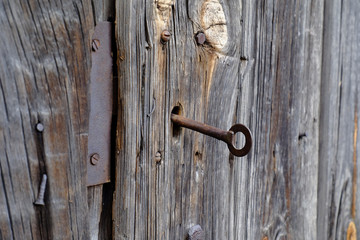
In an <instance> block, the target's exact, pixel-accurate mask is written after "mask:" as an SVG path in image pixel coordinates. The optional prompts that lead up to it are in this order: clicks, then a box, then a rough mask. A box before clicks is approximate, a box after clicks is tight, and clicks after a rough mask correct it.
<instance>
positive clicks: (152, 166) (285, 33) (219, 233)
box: [114, 0, 324, 239]
mask: <svg viewBox="0 0 360 240" xmlns="http://www.w3.org/2000/svg"><path fill="white" fill-rule="evenodd" d="M323 7H324V6H323V2H322V1H320V0H319V1H305V2H302V3H299V2H296V1H266V2H249V1H231V2H225V1H224V2H222V1H219V2H218V1H188V2H180V1H171V0H161V1H160V0H159V1H154V2H145V1H130V2H127V3H124V2H118V3H117V19H116V21H117V28H116V33H117V42H118V44H117V46H118V54H119V116H120V118H119V120H118V137H117V150H118V158H117V170H116V192H115V201H114V219H115V223H114V224H115V226H114V234H115V235H114V237H115V238H119V239H145V238H150V239H183V238H184V237H185V236H186V232H187V230H188V229H189V228H190V227H191V226H193V225H195V224H200V225H201V226H202V228H203V229H204V230H205V235H206V239H259V238H265V239H266V238H268V239H273V238H279V237H287V238H289V239H292V238H294V239H295V238H297V237H299V236H301V237H302V236H303V237H304V238H305V239H315V238H316V233H317V230H316V214H314V212H316V211H317V204H318V203H317V191H318V185H317V174H318V149H319V124H320V123H319V109H320V79H321V59H322V27H323V25H322V24H323V19H322V16H323ZM166 29H167V30H169V31H170V32H171V33H172V37H171V39H170V41H169V42H168V43H166V44H165V45H163V44H161V43H160V35H161V32H162V31H163V30H166ZM199 31H203V32H205V34H206V37H207V42H206V43H205V44H204V45H198V44H197V42H196V40H195V39H194V37H195V35H196V33H197V32H199ZM174 106H179V107H180V109H181V114H182V115H184V116H186V117H189V118H192V119H195V120H198V121H202V122H206V123H208V124H210V125H214V126H216V127H219V128H223V129H228V128H230V126H231V125H232V124H233V123H235V122H241V123H245V124H246V125H248V126H250V128H251V129H252V130H253V133H254V140H255V146H254V149H253V150H252V152H251V153H250V154H249V155H248V156H247V157H245V158H240V159H239V158H234V157H232V156H230V155H229V152H228V150H227V148H226V145H224V144H223V143H219V142H218V141H216V140H214V139H211V138H209V137H206V136H203V135H201V134H198V133H195V132H192V131H190V130H185V129H182V130H180V131H178V132H175V133H174V130H173V126H172V124H171V122H170V117H169V116H170V112H171V111H172V109H173V107H174ZM239 142H240V139H239ZM299 223H302V224H299ZM303 223H305V224H303Z"/></svg>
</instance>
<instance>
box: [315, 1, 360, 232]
mask: <svg viewBox="0 0 360 240" xmlns="http://www.w3.org/2000/svg"><path fill="white" fill-rule="evenodd" d="M359 11H360V3H359V2H358V1H346V2H343V1H330V2H326V4H325V12H324V44H323V45H324V48H323V60H322V83H321V96H322V98H321V125H320V143H321V144H320V152H319V154H320V155H319V157H320V159H319V184H318V185H319V193H318V203H319V208H318V239H345V236H346V234H347V232H348V229H350V223H351V222H353V226H354V228H355V229H358V228H359V226H360V215H359V214H358V210H359V207H360V200H359V197H360V195H359V192H358V190H357V186H359V183H360V182H359V178H358V176H359V167H358V166H359V160H360V159H359V154H357V152H358V151H359V143H358V141H357V136H358V133H359V130H358V125H359V117H358V116H359V107H360V95H359V90H360V81H359V76H360V68H359V66H360V45H359V42H360V34H359V32H358V30H357V29H359V26H358V24H359V21H360V15H359V14H358V13H359ZM355 235H356V231H355ZM355 238H356V236H355ZM347 239H351V238H347Z"/></svg>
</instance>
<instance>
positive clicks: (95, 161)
mask: <svg viewBox="0 0 360 240" xmlns="http://www.w3.org/2000/svg"><path fill="white" fill-rule="evenodd" d="M99 160H100V155H99V154H98V153H94V154H93V155H91V157H90V163H91V164H92V165H96V164H98V162H99Z"/></svg>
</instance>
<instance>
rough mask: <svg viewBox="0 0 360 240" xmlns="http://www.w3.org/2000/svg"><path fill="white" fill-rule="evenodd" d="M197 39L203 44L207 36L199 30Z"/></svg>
mask: <svg viewBox="0 0 360 240" xmlns="http://www.w3.org/2000/svg"><path fill="white" fill-rule="evenodd" d="M195 39H196V42H197V43H198V44H199V45H203V44H204V43H205V41H206V36H205V34H204V33H203V32H198V33H197V34H196V36H195Z"/></svg>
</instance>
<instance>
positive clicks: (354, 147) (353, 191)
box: [351, 108, 358, 219]
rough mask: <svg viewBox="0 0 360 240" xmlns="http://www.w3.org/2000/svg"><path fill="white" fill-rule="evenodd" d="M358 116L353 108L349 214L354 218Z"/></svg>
mask: <svg viewBox="0 0 360 240" xmlns="http://www.w3.org/2000/svg"><path fill="white" fill-rule="evenodd" d="M357 124H358V117H357V111H356V108H355V119H354V143H353V144H354V145H353V164H354V168H353V178H352V204H351V216H352V218H353V219H354V218H355V215H356V180H357V165H356V143H357V131H358V125H357Z"/></svg>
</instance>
